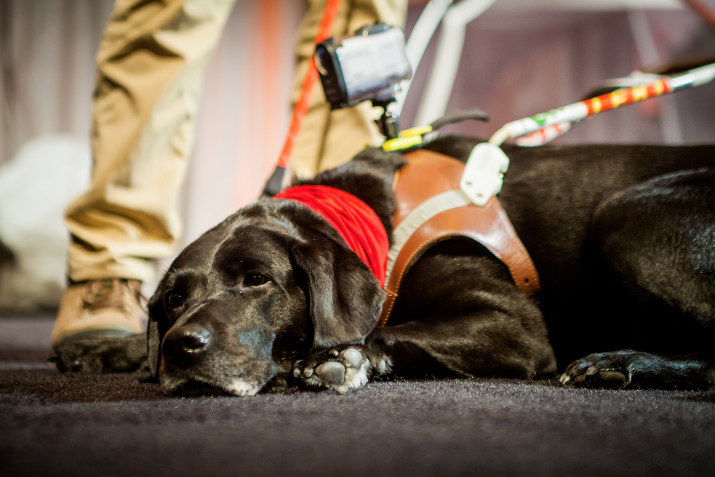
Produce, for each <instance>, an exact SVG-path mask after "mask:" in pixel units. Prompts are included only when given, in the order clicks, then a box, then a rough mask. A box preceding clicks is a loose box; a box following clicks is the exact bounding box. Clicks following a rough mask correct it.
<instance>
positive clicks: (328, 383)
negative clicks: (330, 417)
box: [293, 345, 370, 393]
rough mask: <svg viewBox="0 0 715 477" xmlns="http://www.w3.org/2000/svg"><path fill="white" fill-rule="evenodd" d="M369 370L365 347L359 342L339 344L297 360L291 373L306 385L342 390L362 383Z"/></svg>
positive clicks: (351, 388) (365, 379)
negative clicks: (358, 343)
mask: <svg viewBox="0 0 715 477" xmlns="http://www.w3.org/2000/svg"><path fill="white" fill-rule="evenodd" d="M369 370H370V359H369V358H368V356H367V348H365V347H364V346H360V345H341V346H336V347H334V348H330V349H328V350H325V351H320V352H318V353H315V354H312V355H310V356H308V358H307V359H306V360H305V361H299V362H297V363H296V364H295V367H294V369H293V376H294V377H296V378H297V379H300V380H301V382H302V383H303V384H305V385H307V386H308V387H312V388H320V389H333V390H335V391H338V392H339V393H345V392H347V391H350V390H353V389H358V388H360V387H362V386H364V385H365V383H367V380H368V374H369Z"/></svg>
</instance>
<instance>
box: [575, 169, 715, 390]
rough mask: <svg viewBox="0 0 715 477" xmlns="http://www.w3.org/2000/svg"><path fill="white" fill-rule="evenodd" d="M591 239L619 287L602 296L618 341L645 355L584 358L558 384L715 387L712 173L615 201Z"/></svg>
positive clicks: (687, 175)
mask: <svg viewBox="0 0 715 477" xmlns="http://www.w3.org/2000/svg"><path fill="white" fill-rule="evenodd" d="M594 232H595V233H594V237H595V239H596V241H597V245H598V247H599V252H600V258H601V260H602V262H603V264H604V267H605V268H606V269H607V270H608V271H607V272H606V273H605V274H604V277H603V278H604V280H607V281H608V282H610V283H613V288H612V289H610V290H611V291H612V293H613V294H612V295H611V296H610V297H607V296H604V300H607V299H608V298H612V299H613V301H614V303H613V305H615V306H614V309H613V311H612V313H613V314H614V315H615V316H617V323H618V326H617V328H616V329H614V330H612V332H613V333H614V334H619V333H621V334H623V336H624V337H623V338H622V340H621V341H627V340H630V344H628V345H627V346H629V347H637V348H639V351H632V350H624V351H618V352H608V353H597V354H594V355H590V356H587V357H586V358H583V359H581V360H578V361H576V362H574V363H572V364H571V365H570V366H569V367H568V368H567V369H566V372H565V373H564V375H563V376H562V379H561V380H562V383H565V384H586V385H595V386H606V387H610V386H619V387H662V388H669V387H681V388H688V387H692V388H703V387H709V386H713V385H715V367H713V362H714V358H715V356H714V354H713V353H714V350H715V171H713V170H705V169H700V170H693V171H686V172H679V173H674V174H669V175H666V176H661V177H658V178H655V179H652V180H649V181H647V182H645V183H642V184H640V185H637V186H634V187H632V188H630V189H628V190H626V191H624V192H623V193H621V194H618V195H617V196H615V197H613V198H611V199H610V200H609V201H607V202H606V203H604V204H603V205H602V207H601V208H600V210H599V211H598V213H597V216H596V220H595V222H594ZM629 334H630V336H628V335H629ZM642 351H648V352H653V353H655V354H650V353H645V352H642ZM674 356H675V357H674ZM679 356H680V357H679ZM683 356H687V358H684V357H683Z"/></svg>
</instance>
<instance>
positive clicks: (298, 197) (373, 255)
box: [274, 185, 389, 286]
mask: <svg viewBox="0 0 715 477" xmlns="http://www.w3.org/2000/svg"><path fill="white" fill-rule="evenodd" d="M274 199H288V200H293V201H296V202H299V203H301V204H303V205H305V206H307V207H308V208H310V209H311V210H313V211H314V212H316V213H318V214H320V215H321V216H322V217H323V218H324V219H325V220H327V221H328V223H329V224H330V225H332V226H333V228H335V230H337V231H338V233H339V234H340V236H341V237H342V238H343V240H345V242H346V243H347V245H348V247H350V249H351V250H352V251H353V252H355V253H356V254H357V256H358V257H360V258H361V259H362V261H363V262H365V264H366V265H367V266H368V267H369V268H370V270H372V272H373V273H374V274H375V277H376V278H377V280H378V281H379V282H380V286H384V284H385V273H386V270H387V252H388V249H389V242H388V238H387V232H386V231H385V227H384V226H383V225H382V222H381V221H380V218H379V217H378V216H377V214H376V213H375V211H374V210H372V209H371V208H370V206H368V205H367V204H366V203H365V202H363V201H362V200H360V199H358V198H357V197H355V196H354V195H352V194H350V193H348V192H345V191H343V190H340V189H336V188H334V187H329V186H321V185H301V186H294V187H290V188H288V189H286V190H284V191H283V192H280V193H279V194H277V195H275V196H274Z"/></svg>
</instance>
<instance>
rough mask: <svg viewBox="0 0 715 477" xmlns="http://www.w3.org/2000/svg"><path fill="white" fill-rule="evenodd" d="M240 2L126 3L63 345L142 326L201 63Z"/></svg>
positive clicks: (114, 26)
mask: <svg viewBox="0 0 715 477" xmlns="http://www.w3.org/2000/svg"><path fill="white" fill-rule="evenodd" d="M232 5H233V0H169V1H149V2H147V1H144V0H141V1H140V0H117V2H116V4H115V7H114V11H113V13H112V15H111V17H110V19H109V23H108V24H107V27H106V29H105V32H104V35H103V38H102V42H101V44H100V47H99V52H98V54H97V84H96V89H95V94H94V101H93V130H92V151H93V159H94V168H93V175H92V181H91V184H90V187H89V189H88V190H87V191H86V192H85V193H84V194H83V195H82V196H81V197H79V198H78V199H77V200H76V201H75V202H74V203H73V204H71V205H70V207H69V208H68V210H67V214H66V223H67V226H68V229H69V231H70V234H71V244H70V250H69V257H68V261H69V279H70V283H69V286H68V288H67V290H66V291H65V294H64V296H63V299H62V303H61V305H60V311H59V313H58V317H57V319H56V321H55V327H54V330H53V333H52V346H53V348H54V349H55V352H56V353H57V354H60V355H61V352H62V349H63V346H64V345H67V344H71V343H73V342H77V341H78V340H84V339H88V338H111V337H114V338H119V337H123V336H127V335H133V334H138V333H141V332H143V331H144V324H143V318H144V316H143V314H144V313H143V311H142V304H141V298H140V294H141V291H140V285H141V282H142V281H146V280H152V278H153V264H152V259H156V258H159V257H165V256H168V255H170V254H171V252H172V247H173V245H174V242H175V240H176V238H177V236H178V235H179V233H180V220H179V215H178V210H177V195H178V191H179V188H180V186H181V184H182V181H183V178H184V174H185V172H186V167H187V160H188V156H189V154H190V152H191V149H192V146H193V139H194V119H195V116H196V113H197V110H198V102H199V94H200V89H201V82H202V76H203V71H204V69H205V67H206V64H207V63H208V60H209V57H210V54H211V51H212V50H213V48H214V46H215V45H216V43H217V41H218V38H219V36H220V34H221V30H222V27H223V25H224V23H225V21H226V19H227V18H228V15H229V13H230V11H231V7H232ZM60 358H62V356H60ZM59 366H60V363H59V362H58V367H59Z"/></svg>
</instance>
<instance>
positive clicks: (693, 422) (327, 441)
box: [0, 315, 715, 477]
mask: <svg viewBox="0 0 715 477" xmlns="http://www.w3.org/2000/svg"><path fill="white" fill-rule="evenodd" d="M51 319H52V317H51V315H38V316H22V317H18V316H0V476H5V477H8V476H21V475H28V476H30V475H32V476H44V475H57V476H85V475H87V476H90V475H91V476H113V475H116V476H144V475H159V476H163V475H171V476H185V475H186V476H189V475H191V476H204V475H207V476H214V475H216V476H222V475H249V476H253V475H258V476H260V475H267V476H271V475H276V476H278V475H280V476H308V475H310V476H316V475H335V476H371V477H375V476H395V475H408V476H413V475H414V476H432V475H439V476H452V475H455V476H456V475H487V476H502V475H504V476H512V475H514V476H518V475H525V476H527V475H528V476H552V475H554V476H560V475H564V476H567V475H568V476H574V475H578V476H603V475H614V476H620V475H623V476H661V475H663V476H666V475H673V476H675V475H677V476H708V477H712V476H713V475H715V393H714V392H689V391H677V390H676V391H656V390H633V391H609V390H589V389H564V388H561V387H559V386H557V385H555V384H553V383H552V382H546V381H544V382H527V381H508V380H487V379H484V380H481V379H480V380H442V381H397V382H378V383H371V384H369V385H368V386H366V387H365V388H364V389H362V390H360V391H357V392H354V393H351V394H346V395H339V394H334V393H314V392H303V393H295V394H285V395H272V394H271V395H258V396H254V397H250V398H230V397H198V398H176V397H167V396H164V395H162V394H161V393H160V392H159V390H158V389H157V386H156V385H155V384H152V383H149V382H146V377H147V376H146V375H144V374H141V373H137V374H124V375H122V374H115V375H101V376H92V375H81V374H60V373H59V372H57V371H56V370H55V369H53V368H52V367H51V366H50V365H49V364H48V363H47V362H46V361H45V359H46V356H47V354H48V353H49V350H48V349H47V343H48V342H49V330H50V328H51Z"/></svg>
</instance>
